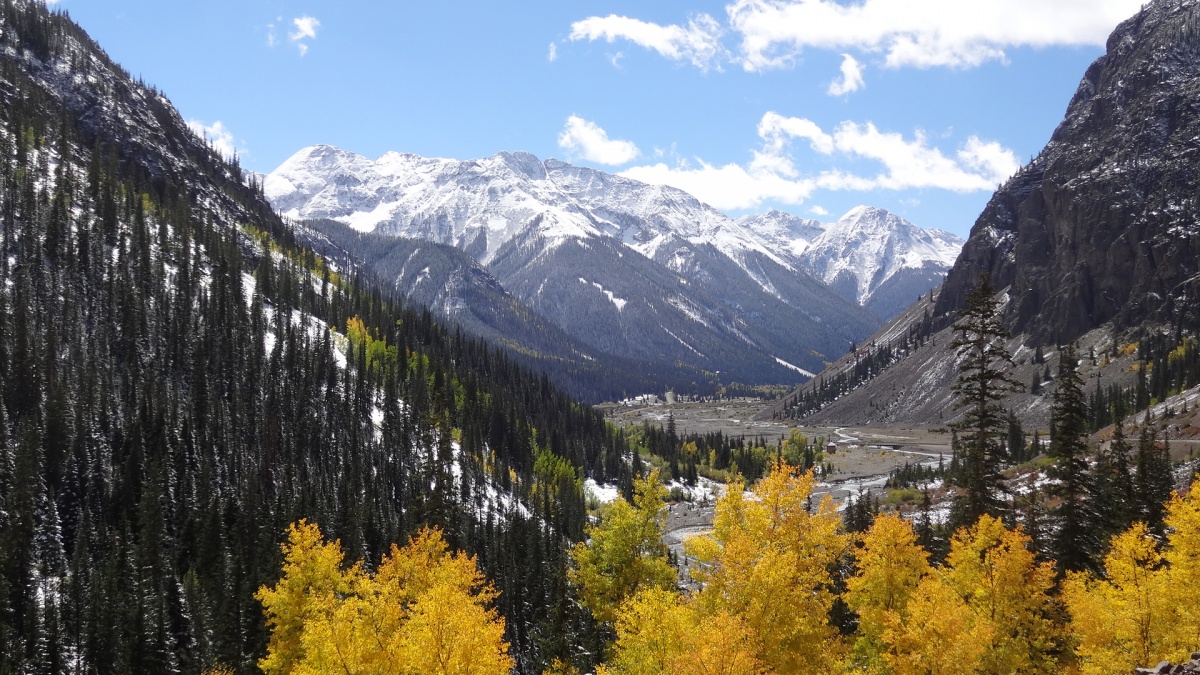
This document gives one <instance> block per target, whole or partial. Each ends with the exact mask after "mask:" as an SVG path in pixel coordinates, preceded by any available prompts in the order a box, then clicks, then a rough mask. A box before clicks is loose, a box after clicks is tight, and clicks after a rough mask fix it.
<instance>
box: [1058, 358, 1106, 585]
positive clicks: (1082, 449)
mask: <svg viewBox="0 0 1200 675" xmlns="http://www.w3.org/2000/svg"><path fill="white" fill-rule="evenodd" d="M1056 384H1057V386H1056V387H1055V389H1054V402H1053V405H1052V406H1051V409H1050V438H1051V441H1050V451H1049V455H1050V457H1051V458H1052V459H1053V460H1054V464H1052V465H1051V467H1050V470H1049V475H1050V477H1051V478H1053V479H1055V480H1056V483H1054V484H1052V486H1051V490H1050V494H1051V495H1052V496H1055V497H1058V498H1059V500H1060V503H1059V506H1058V508H1057V510H1056V514H1055V515H1056V517H1057V520H1058V529H1057V530H1056V531H1055V533H1054V539H1053V542H1052V543H1051V549H1052V551H1053V553H1054V557H1055V559H1057V560H1058V564H1059V567H1058V569H1059V571H1060V573H1063V572H1067V571H1072V572H1074V571H1079V570H1083V569H1089V568H1092V567H1094V566H1095V563H1096V554H1097V553H1098V551H1097V549H1098V541H1097V539H1096V530H1095V528H1094V525H1096V523H1095V522H1093V521H1094V520H1095V519H1094V518H1092V517H1091V512H1090V504H1089V502H1090V501H1091V499H1090V498H1089V494H1088V492H1089V490H1088V474H1087V471H1088V463H1087V424H1088V422H1087V402H1086V401H1085V399H1084V395H1083V380H1082V379H1081V378H1080V376H1079V358H1078V357H1077V356H1076V354H1075V345H1074V344H1069V345H1067V346H1066V348H1065V349H1064V350H1063V351H1062V354H1061V355H1060V356H1059V360H1058V379H1057V381H1056ZM1092 497H1094V495H1092Z"/></svg>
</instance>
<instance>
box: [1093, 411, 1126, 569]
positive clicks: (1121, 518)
mask: <svg viewBox="0 0 1200 675" xmlns="http://www.w3.org/2000/svg"><path fill="white" fill-rule="evenodd" d="M1129 453H1130V447H1129V441H1128V439H1126V438H1125V425H1124V424H1123V423H1122V422H1121V419H1120V418H1117V420H1116V423H1115V424H1114V425H1113V435H1112V439H1111V440H1110V441H1109V442H1108V444H1107V445H1105V446H1101V448H1100V451H1099V452H1098V453H1097V455H1096V464H1095V466H1093V467H1092V472H1091V476H1090V480H1089V492H1090V493H1091V499H1092V500H1093V502H1094V503H1095V504H1096V513H1097V516H1098V518H1097V527H1096V536H1097V537H1098V538H1099V542H1100V544H1101V547H1100V548H1099V549H1097V553H1098V554H1102V553H1103V552H1104V550H1103V549H1104V548H1105V547H1106V546H1107V543H1108V541H1109V540H1110V539H1111V538H1112V537H1113V536H1114V535H1117V534H1120V533H1122V532H1124V531H1125V530H1127V529H1129V526H1130V525H1132V524H1133V522H1134V521H1135V520H1137V517H1136V511H1135V508H1134V500H1135V497H1136V495H1135V488H1134V485H1133V475H1132V473H1131V472H1130V464H1129V457H1130V454H1129Z"/></svg>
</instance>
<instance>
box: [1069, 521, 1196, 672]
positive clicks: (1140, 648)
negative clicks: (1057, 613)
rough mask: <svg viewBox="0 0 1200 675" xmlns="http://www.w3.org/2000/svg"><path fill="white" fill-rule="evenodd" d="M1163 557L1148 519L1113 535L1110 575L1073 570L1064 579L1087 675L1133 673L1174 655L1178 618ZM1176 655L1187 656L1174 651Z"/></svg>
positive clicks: (1107, 570) (1106, 567) (1107, 565)
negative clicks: (1102, 576) (1096, 576)
mask: <svg viewBox="0 0 1200 675" xmlns="http://www.w3.org/2000/svg"><path fill="white" fill-rule="evenodd" d="M1162 563H1163V557H1162V555H1161V554H1160V553H1159V552H1158V549H1157V546H1156V544H1155V541H1154V539H1153V538H1152V537H1151V536H1150V533H1149V531H1148V530H1147V528H1146V525H1145V523H1134V525H1133V527H1131V528H1129V529H1128V530H1126V531H1125V532H1124V533H1122V534H1119V535H1117V536H1116V537H1113V541H1112V547H1111V549H1110V551H1109V553H1108V555H1107V556H1105V558H1104V570H1105V573H1106V575H1107V579H1105V580H1103V581H1097V580H1094V579H1091V578H1090V575H1088V574H1086V573H1082V572H1074V573H1070V574H1068V575H1067V579H1066V581H1064V583H1063V599H1064V600H1065V602H1066V603H1067V608H1068V609H1069V610H1070V613H1071V628H1072V630H1073V632H1074V634H1075V637H1076V639H1077V641H1078V646H1077V647H1076V650H1075V651H1076V654H1077V655H1078V656H1079V659H1080V662H1081V665H1082V668H1083V673H1085V675H1092V674H1095V675H1100V674H1102V673H1126V672H1132V671H1133V669H1134V668H1136V667H1138V666H1139V665H1147V664H1149V665H1153V664H1156V663H1158V662H1159V661H1160V660H1161V659H1164V658H1168V657H1169V656H1171V653H1170V649H1169V645H1170V643H1171V641H1172V637H1173V635H1172V634H1173V632H1174V628H1175V626H1174V622H1175V620H1176V617H1175V611H1174V607H1172V606H1171V603H1170V602H1169V601H1167V598H1168V597H1169V591H1170V589H1169V585H1168V578H1167V575H1166V573H1165V572H1163V571H1162V570H1161V567H1162ZM1175 656H1186V654H1182V653H1180V654H1176V655H1175Z"/></svg>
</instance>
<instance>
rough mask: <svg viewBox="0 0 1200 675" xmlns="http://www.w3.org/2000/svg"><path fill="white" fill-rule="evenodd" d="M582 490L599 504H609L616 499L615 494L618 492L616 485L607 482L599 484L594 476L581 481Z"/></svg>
mask: <svg viewBox="0 0 1200 675" xmlns="http://www.w3.org/2000/svg"><path fill="white" fill-rule="evenodd" d="M583 491H584V493H585V494H587V495H588V496H590V497H593V498H595V500H596V501H598V502H600V503H601V504H611V503H613V502H615V501H617V495H618V494H620V493H619V492H618V491H617V486H616V485H611V484H609V483H605V484H604V485H600V484H598V483H597V482H596V480H595V479H594V478H588V479H586V480H584V481H583Z"/></svg>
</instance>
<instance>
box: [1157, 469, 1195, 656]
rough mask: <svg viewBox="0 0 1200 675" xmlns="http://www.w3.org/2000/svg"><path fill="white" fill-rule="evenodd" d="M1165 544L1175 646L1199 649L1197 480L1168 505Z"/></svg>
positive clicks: (1182, 648)
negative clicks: (1184, 493)
mask: <svg viewBox="0 0 1200 675" xmlns="http://www.w3.org/2000/svg"><path fill="white" fill-rule="evenodd" d="M1165 522H1166V525H1167V543H1168V547H1167V550H1166V553H1165V554H1164V557H1165V558H1166V561H1167V564H1168V565H1169V566H1170V567H1169V570H1170V571H1169V572H1168V576H1169V577H1170V579H1169V582H1168V586H1169V588H1170V589H1171V596H1170V604H1171V605H1172V606H1173V608H1174V609H1175V613H1176V619H1175V626H1176V632H1177V634H1178V638H1177V642H1178V644H1177V645H1176V646H1177V647H1178V648H1179V649H1180V650H1182V651H1189V650H1190V651H1200V480H1197V481H1195V482H1193V483H1192V487H1191V490H1189V491H1188V495H1187V497H1180V496H1179V495H1175V496H1174V497H1173V498H1172V499H1171V501H1170V503H1168V504H1167V517H1166V519H1165Z"/></svg>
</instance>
